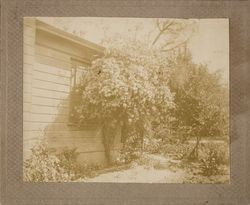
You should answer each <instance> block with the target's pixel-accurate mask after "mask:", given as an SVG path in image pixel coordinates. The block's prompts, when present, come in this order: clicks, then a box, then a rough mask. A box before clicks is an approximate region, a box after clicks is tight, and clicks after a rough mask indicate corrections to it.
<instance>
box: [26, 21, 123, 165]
mask: <svg viewBox="0 0 250 205" xmlns="http://www.w3.org/2000/svg"><path fill="white" fill-rule="evenodd" d="M23 26H24V30H23V31H24V33H23V54H24V55H23V153H24V155H23V156H24V159H26V158H27V157H29V156H30V153H31V148H32V147H33V146H34V145H36V144H37V143H38V142H39V141H40V140H41V139H43V138H46V139H47V141H48V146H49V148H51V149H54V150H60V149H64V148H77V151H78V152H79V153H80V155H79V161H80V162H87V163H105V162H106V158H105V148H104V144H103V139H102V138H103V137H102V130H101V127H100V126H98V125H95V124H92V125H91V126H85V127H78V126H76V125H74V123H72V122H71V120H70V119H71V118H70V111H71V109H72V104H74V103H73V101H74V99H72V97H71V95H70V90H71V89H72V88H73V86H74V84H75V83H77V81H78V79H79V76H80V75H81V74H82V72H83V70H84V68H85V67H86V66H88V65H90V64H91V59H93V58H96V56H102V55H103V52H104V48H103V47H101V46H99V45H97V44H95V43H92V42H89V41H87V40H85V39H82V38H80V37H78V36H75V35H72V34H70V33H67V32H65V31H63V30H60V29H58V28H55V27H53V26H51V25H48V24H46V23H44V22H42V21H40V20H38V19H36V18H31V17H29V18H24V24H23ZM120 147H121V142H120V132H119V131H117V136H116V139H115V143H114V147H113V153H114V155H115V153H117V152H118V151H116V150H119V148H120Z"/></svg>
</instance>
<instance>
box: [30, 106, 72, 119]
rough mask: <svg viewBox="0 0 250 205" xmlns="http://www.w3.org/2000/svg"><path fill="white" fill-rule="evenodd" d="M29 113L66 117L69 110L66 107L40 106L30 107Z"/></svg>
mask: <svg viewBox="0 0 250 205" xmlns="http://www.w3.org/2000/svg"><path fill="white" fill-rule="evenodd" d="M31 112H32V113H34V114H51V115H58V114H60V115H67V116H68V113H69V110H68V108H67V107H60V106H58V107H52V106H41V105H34V104H33V105H32V106H31Z"/></svg>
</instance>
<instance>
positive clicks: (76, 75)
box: [69, 60, 89, 125]
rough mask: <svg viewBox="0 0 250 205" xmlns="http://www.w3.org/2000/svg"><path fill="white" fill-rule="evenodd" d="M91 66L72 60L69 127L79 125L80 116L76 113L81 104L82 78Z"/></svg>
mask: <svg viewBox="0 0 250 205" xmlns="http://www.w3.org/2000/svg"><path fill="white" fill-rule="evenodd" d="M88 66H89V64H87V63H83V62H80V61H76V60H72V68H71V85H70V95H69V125H77V123H78V122H79V115H78V113H77V111H76V107H77V105H79V104H80V102H81V92H80V90H79V88H78V85H79V83H80V82H81V78H82V77H83V75H84V73H85V72H86V69H87V68H88Z"/></svg>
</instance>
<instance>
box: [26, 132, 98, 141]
mask: <svg viewBox="0 0 250 205" xmlns="http://www.w3.org/2000/svg"><path fill="white" fill-rule="evenodd" d="M23 136H24V140H29V139H34V138H35V139H36V138H41V137H44V138H47V139H54V140H58V141H60V140H79V141H82V142H85V143H92V142H97V143H102V142H103V139H102V134H101V132H98V131H96V130H83V131H67V130H66V131H47V132H43V131H33V130H31V131H29V130H25V131H24V132H23Z"/></svg>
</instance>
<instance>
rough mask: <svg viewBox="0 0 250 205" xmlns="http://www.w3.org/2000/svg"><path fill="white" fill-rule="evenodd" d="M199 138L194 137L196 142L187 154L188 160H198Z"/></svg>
mask: <svg viewBox="0 0 250 205" xmlns="http://www.w3.org/2000/svg"><path fill="white" fill-rule="evenodd" d="M200 140H201V138H200V137H196V144H195V146H194V148H193V149H192V151H191V152H190V154H189V156H188V159H189V160H192V161H193V160H198V158H199V153H198V151H199V145H200Z"/></svg>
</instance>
